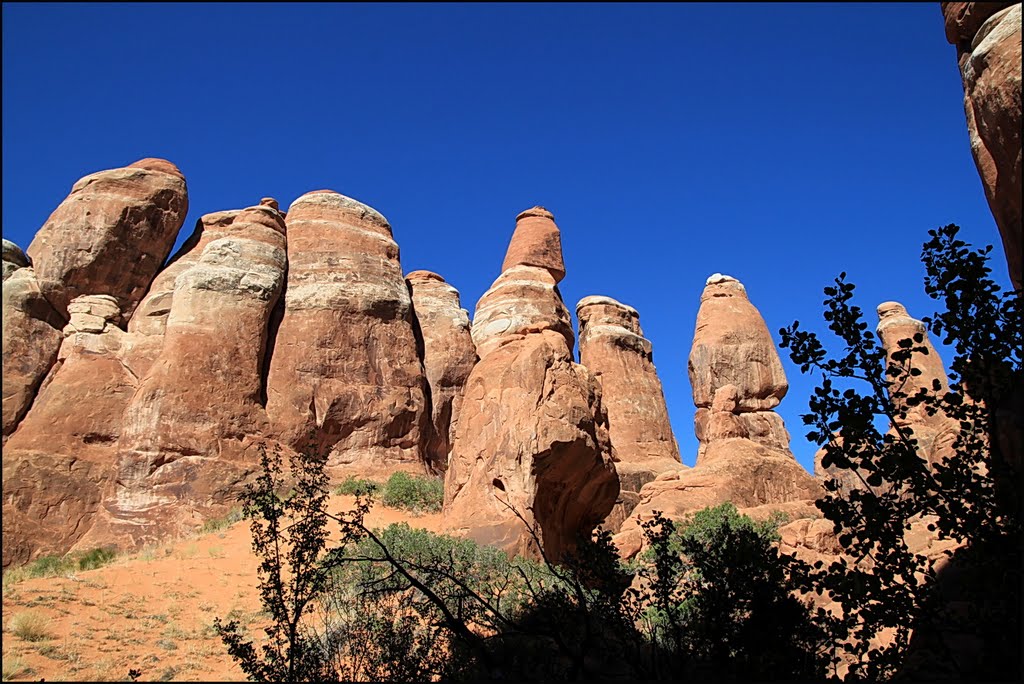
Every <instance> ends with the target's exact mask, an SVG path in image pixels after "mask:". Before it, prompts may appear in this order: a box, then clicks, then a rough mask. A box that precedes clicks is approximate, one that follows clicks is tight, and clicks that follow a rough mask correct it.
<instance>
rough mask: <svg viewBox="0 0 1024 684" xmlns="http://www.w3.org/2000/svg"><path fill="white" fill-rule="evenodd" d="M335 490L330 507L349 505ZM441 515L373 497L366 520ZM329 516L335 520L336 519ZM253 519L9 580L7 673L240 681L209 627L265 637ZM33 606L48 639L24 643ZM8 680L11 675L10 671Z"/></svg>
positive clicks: (381, 522) (434, 524)
mask: <svg viewBox="0 0 1024 684" xmlns="http://www.w3.org/2000/svg"><path fill="white" fill-rule="evenodd" d="M353 503H354V498H353V497H349V496H333V497H332V498H331V502H330V510H331V511H332V512H334V513H340V512H343V511H347V510H349V509H351V508H352V506H353ZM440 520H441V517H440V515H439V514H427V515H421V516H412V515H410V514H409V513H407V512H405V511H398V510H394V509H390V508H385V507H384V506H382V505H381V504H379V503H378V504H376V505H375V506H374V508H373V510H371V512H370V513H369V515H368V516H367V525H368V526H370V527H384V526H387V525H389V524H391V523H393V522H401V521H407V522H408V523H409V524H410V525H411V526H413V527H421V528H425V529H428V530H432V531H436V530H438V529H439V527H440ZM332 524H333V523H332ZM250 541H251V539H250V535H249V522H248V521H247V520H243V521H241V522H237V523H234V524H233V525H231V526H230V527H228V528H226V529H224V530H221V531H219V532H211V533H208V534H203V535H196V536H194V537H191V538H188V539H181V540H178V541H176V542H173V543H167V544H166V545H164V546H161V547H159V548H156V549H150V550H146V551H143V552H140V553H137V554H133V555H127V556H121V557H118V558H117V559H116V560H114V562H113V563H111V564H110V565H107V566H105V567H102V568H99V569H97V570H90V571H86V572H77V573H74V574H71V575H68V576H64V577H47V578H40V579H31V580H26V581H23V582H19V583H16V584H13V585H10V586H8V587H6V588H5V589H4V596H3V660H4V672H5V675H6V674H7V673H8V669H9V667H10V666H11V665H12V664H14V665H17V666H18V669H19V670H20V672H18V673H17V674H15V676H14V677H13V678H12V679H11V681H39V680H40V678H43V679H45V680H47V681H127V680H128V672H129V670H131V669H134V670H139V671H141V673H142V675H141V676H140V677H139V681H244V680H245V676H244V674H243V673H242V670H241V669H240V668H239V667H238V666H237V665H236V664H235V663H234V661H233V660H232V659H231V657H230V656H228V655H227V652H226V650H225V648H224V645H223V644H222V643H221V641H220V638H219V637H218V636H217V635H216V634H215V632H214V631H213V620H214V618H215V617H220V618H221V619H222V620H224V621H225V622H227V621H228V620H230V619H233V618H235V619H238V620H239V622H240V623H241V624H242V625H243V626H245V628H246V629H247V630H248V632H249V636H250V638H252V639H253V640H254V641H256V643H257V644H259V643H260V641H261V637H263V632H262V625H264V624H265V617H264V614H262V613H261V606H260V601H259V591H258V588H257V576H256V568H257V565H258V563H257V560H256V557H255V556H254V555H253V553H252V548H251V545H250ZM27 611H31V612H32V613H36V614H38V615H40V616H42V618H43V621H44V624H45V626H46V631H47V632H48V636H49V638H47V639H44V640H40V641H26V640H24V639H22V638H21V637H19V636H16V635H14V634H12V633H11V632H10V631H9V629H8V627H9V624H10V621H11V620H12V619H13V618H14V617H15V616H17V615H18V614H20V613H24V612H27ZM5 681H6V677H5Z"/></svg>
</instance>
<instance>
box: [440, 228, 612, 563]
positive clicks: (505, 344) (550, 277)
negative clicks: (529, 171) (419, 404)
mask: <svg viewBox="0 0 1024 684" xmlns="http://www.w3.org/2000/svg"><path fill="white" fill-rule="evenodd" d="M539 211H540V210H538V209H535V210H530V211H528V212H524V213H523V214H520V217H519V220H518V221H517V226H516V231H515V234H514V236H513V241H512V242H513V244H512V245H511V246H510V248H509V255H508V256H507V257H506V259H505V269H504V272H503V273H502V274H501V276H499V277H498V279H497V280H496V281H495V283H494V285H493V286H492V287H491V289H490V290H488V291H487V292H486V293H485V294H484V295H483V297H482V298H481V299H480V302H479V303H478V304H477V313H476V316H475V317H474V320H473V331H472V332H473V339H474V341H475V342H476V344H477V351H478V353H479V355H480V361H479V362H478V363H477V365H476V366H475V367H474V368H473V371H472V373H470V376H469V379H468V380H467V382H466V389H465V395H464V400H463V404H462V412H461V415H460V417H459V423H458V425H457V427H456V433H455V442H454V446H453V449H452V455H451V459H450V461H449V466H448V472H447V473H446V476H445V505H444V512H445V515H446V518H447V527H448V529H449V530H450V531H452V532H455V533H458V534H462V535H465V536H468V537H471V538H473V539H475V540H476V541H478V542H481V543H485V544H494V545H497V546H499V547H501V548H503V549H505V550H507V551H509V552H512V553H532V554H536V553H537V552H538V549H537V548H536V546H535V544H534V543H533V540H532V537H531V535H530V534H529V531H528V530H529V527H533V526H536V527H537V529H538V534H539V536H540V540H541V543H542V544H543V546H544V549H545V552H546V553H547V554H548V555H549V556H551V557H554V558H559V557H561V556H562V555H563V554H564V553H565V552H566V551H568V550H569V549H571V548H572V546H573V544H574V542H575V539H576V536H577V535H578V534H589V533H590V531H591V530H592V529H593V528H594V527H595V526H596V525H597V524H598V523H600V522H601V520H602V519H604V518H605V517H606V516H607V514H608V513H609V511H610V510H611V509H612V506H613V505H614V503H615V499H616V496H617V494H618V478H617V476H616V474H615V469H614V466H613V464H612V455H611V445H610V442H609V439H608V432H607V429H608V428H607V415H606V414H605V412H604V409H603V407H602V405H601V399H600V386H599V385H598V383H597V381H596V380H595V379H594V378H593V376H592V375H591V374H590V372H589V371H588V370H587V369H586V368H585V367H584V366H581V365H579V364H576V363H573V360H572V340H573V336H572V329H571V327H570V324H569V313H568V311H566V309H565V305H564V304H563V302H562V299H561V295H560V294H559V293H558V289H557V287H556V284H557V282H558V280H560V279H561V277H562V275H564V267H562V266H561V249H560V246H559V248H558V251H557V253H555V252H554V251H553V249H554V248H553V247H552V245H560V239H559V238H558V237H557V227H556V226H555V225H554V221H553V220H551V218H550V214H547V212H546V211H545V212H544V213H545V214H547V215H546V216H543V215H537V216H531V215H530V214H531V212H539ZM527 218H528V219H530V221H531V222H532V221H533V220H534V219H536V220H537V221H538V223H537V224H533V223H530V224H526V225H527V226H528V227H529V230H525V229H524V223H523V221H524V219H527ZM541 228H542V229H541ZM552 230H554V231H555V235H552V234H551V231H552ZM523 255H527V256H523ZM529 255H541V256H543V257H544V259H541V258H540V257H537V258H534V257H533V256H529ZM545 260H546V261H545ZM524 261H526V262H530V263H522V262H524ZM531 264H539V265H531ZM549 268H550V269H552V270H553V271H554V272H552V270H549ZM510 507H511V508H512V509H515V511H518V512H519V514H521V515H522V518H523V519H519V518H518V517H517V516H516V515H515V513H513V511H512V510H510Z"/></svg>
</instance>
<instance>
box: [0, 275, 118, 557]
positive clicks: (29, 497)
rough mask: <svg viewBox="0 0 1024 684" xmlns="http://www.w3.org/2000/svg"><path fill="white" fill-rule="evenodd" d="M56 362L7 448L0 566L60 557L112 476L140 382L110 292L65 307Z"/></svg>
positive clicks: (92, 514)
mask: <svg viewBox="0 0 1024 684" xmlns="http://www.w3.org/2000/svg"><path fill="white" fill-rule="evenodd" d="M68 309H69V312H70V314H71V320H70V322H69V323H68V325H67V326H66V327H65V328H64V332H63V334H64V341H63V343H62V344H61V346H60V352H59V354H58V357H57V362H56V364H55V365H54V366H53V368H52V369H51V370H50V372H49V374H48V375H47V376H46V380H45V381H44V382H43V384H42V387H41V388H40V390H39V393H38V396H37V397H36V399H35V402H34V403H33V406H32V410H31V411H30V412H29V414H28V415H27V416H26V417H25V419H24V420H23V421H22V423H21V424H20V425H19V428H18V430H17V432H15V433H14V434H13V435H12V436H11V438H10V439H9V441H8V442H7V444H6V445H5V446H4V459H3V479H4V510H3V529H4V549H3V559H4V566H5V567H6V566H7V565H9V564H10V563H12V562H13V563H20V562H24V561H27V560H29V559H30V558H31V557H32V556H33V555H46V554H57V555H59V554H62V553H64V552H65V551H67V550H68V549H69V548H71V547H72V546H73V545H74V544H75V543H76V542H77V541H78V540H79V539H80V538H81V536H82V535H83V534H84V533H85V532H87V531H88V530H89V528H90V527H91V526H92V523H93V520H94V517H95V514H96V512H97V510H98V508H99V504H100V500H101V495H102V491H103V489H104V487H105V486H106V484H107V482H108V481H109V479H110V477H111V475H112V474H113V466H114V462H115V447H116V443H117V440H118V437H119V436H120V433H121V414H122V412H123V410H124V407H125V405H126V404H127V403H128V400H129V399H130V398H131V396H132V395H133V394H134V392H135V390H136V388H137V385H138V381H137V379H136V376H135V374H134V373H133V372H132V371H131V370H130V369H129V368H128V366H127V364H126V363H125V361H124V356H123V355H124V351H125V347H126V345H125V341H126V339H127V338H128V335H127V334H126V333H125V332H124V331H123V330H121V329H120V328H119V327H117V326H118V323H119V322H120V318H121V312H120V310H119V308H118V304H117V300H115V299H114V298H113V297H110V296H108V295H83V296H80V297H76V298H75V299H73V300H72V301H71V303H70V304H69V305H68Z"/></svg>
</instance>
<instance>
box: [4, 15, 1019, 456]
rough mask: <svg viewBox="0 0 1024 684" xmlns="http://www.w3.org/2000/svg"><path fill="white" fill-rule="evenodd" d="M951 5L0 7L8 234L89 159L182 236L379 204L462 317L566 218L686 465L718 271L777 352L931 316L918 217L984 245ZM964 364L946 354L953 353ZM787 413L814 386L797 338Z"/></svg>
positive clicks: (566, 292)
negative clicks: (734, 282) (839, 328)
mask: <svg viewBox="0 0 1024 684" xmlns="http://www.w3.org/2000/svg"><path fill="white" fill-rule="evenodd" d="M962 101H963V93H962V89H961V84H960V77H959V74H958V71H957V66H956V52H955V48H954V47H953V46H951V45H948V44H947V43H946V40H945V37H944V32H943V22H942V15H941V12H940V9H939V4H938V3H937V2H935V3H914V4H885V5H878V4H875V5H865V4H845V3H844V4H792V5H780V4H717V3H716V4H675V5H668V4H652V5H644V4H628V5H627V4H594V5H586V4H571V5H568V4H567V5H560V4H523V5H503V4H480V5H474V4H465V5H462V4H458V5H455V4H453V5H444V4H435V5H400V4H396V5H387V4H374V5H345V4H343V5H335V4H300V3H295V4H287V5H286V4H237V5H229V4H199V3H197V4H180V5H174V4H146V5H127V4H118V5H101V4H90V5H55V4H48V5H40V4H18V3H4V5H3V235H4V237H6V238H8V239H11V240H14V241H15V242H17V243H18V244H19V245H21V246H22V247H26V246H27V245H28V243H29V242H30V241H31V239H32V236H33V235H34V233H35V231H36V230H37V229H38V228H39V226H41V225H42V224H43V223H44V222H45V220H46V218H47V216H48V215H49V214H50V212H51V211H53V209H54V208H55V207H56V206H57V204H59V203H60V201H61V200H62V199H63V198H64V197H65V196H66V194H67V192H68V191H69V190H70V187H71V185H72V184H73V183H74V182H75V181H76V180H77V179H78V178H80V177H82V176H84V175H86V174H87V173H91V172H93V171H97V170H100V169H105V168H112V167H117V166H123V165H125V164H128V163H130V162H132V161H135V160H137V159H139V158H142V157H149V156H157V157H165V158H167V159H170V160H171V161H173V162H174V163H176V164H177V165H178V166H179V167H180V168H181V169H182V171H183V172H184V174H185V177H186V179H187V181H188V187H189V202H190V211H189V217H188V219H187V221H186V224H185V229H184V231H183V235H182V236H181V238H180V239H179V244H180V242H181V241H182V240H184V237H185V236H186V235H187V234H188V233H189V232H190V231H191V228H192V226H193V224H194V223H195V221H196V219H197V218H198V217H199V216H200V215H202V214H204V213H208V212H211V211H217V210H222V209H230V208H237V207H243V206H248V205H251V204H254V203H256V202H258V201H259V199H260V198H261V197H264V196H273V197H276V198H277V199H278V200H279V201H280V202H281V204H282V207H287V205H288V204H290V203H291V202H292V200H294V199H295V198H296V197H298V196H299V195H301V194H303V193H304V192H307V191H309V190H314V189H320V188H331V189H334V190H337V191H339V192H341V193H343V194H346V195H349V196H351V197H354V198H356V199H359V200H360V201H363V202H366V203H367V204H370V205H371V206H373V207H375V208H376V209H378V210H379V211H380V212H381V213H383V214H384V215H385V216H387V217H388V219H389V220H390V221H391V224H392V226H393V228H394V232H395V237H396V239H397V241H398V243H399V245H400V246H401V250H402V265H403V268H404V269H405V271H406V272H408V271H412V270H416V269H429V270H433V271H436V272H438V273H441V274H442V275H443V276H444V277H445V278H446V279H447V280H448V281H449V282H450V283H452V284H453V285H454V286H455V287H457V288H458V289H459V291H460V292H461V293H462V300H463V306H465V307H466V308H467V309H469V310H470V312H471V313H472V311H473V308H474V306H475V303H476V301H477V300H478V299H479V297H480V295H482V294H483V292H484V291H485V290H486V289H487V288H488V287H489V286H490V284H491V282H492V281H493V280H494V278H496V277H497V275H498V273H499V269H500V267H501V262H502V259H503V256H504V251H505V248H506V246H507V244H508V239H509V237H510V236H511V233H512V229H513V227H514V218H515V215H516V214H517V213H518V212H519V211H521V210H523V209H525V208H528V207H531V206H533V205H535V204H540V205H543V206H545V207H547V208H548V209H550V210H551V211H552V212H554V214H555V218H556V221H557V222H558V225H559V227H560V228H561V230H562V241H563V248H564V251H565V261H566V266H567V272H568V275H567V276H566V279H565V280H564V281H563V283H562V285H561V291H562V294H563V296H564V298H565V300H566V303H567V305H568V306H569V307H570V309H574V308H575V304H576V302H577V301H578V300H579V299H580V298H582V297H584V296H586V295H591V294H603V295H608V296H611V297H615V298H617V299H619V300H621V301H623V302H626V303H628V304H630V305H632V306H634V307H636V308H637V309H638V310H639V311H640V315H641V325H642V326H643V328H644V331H645V333H646V335H647V337H648V338H649V339H650V340H651V341H652V343H653V344H654V359H655V363H656V365H657V367H658V370H659V373H660V375H661V379H662V382H663V383H664V386H665V393H666V396H667V400H668V404H669V411H670V414H671V418H672V424H673V428H674V430H675V433H676V436H677V439H678V440H679V445H680V449H681V451H682V453H683V461H684V463H688V464H692V463H693V461H694V458H695V454H696V440H695V439H694V437H693V413H694V407H693V403H692V400H691V395H690V386H689V382H688V380H687V377H686V358H687V355H688V354H689V350H690V344H691V342H692V339H693V331H694V324H695V320H696V314H697V308H698V306H699V300H700V294H701V290H702V289H703V286H704V281H705V279H706V278H707V276H709V275H710V274H712V273H715V272H722V273H727V274H730V275H733V276H735V277H737V278H739V279H740V280H741V281H743V283H744V284H745V285H746V287H747V291H748V293H749V294H750V298H751V300H752V301H753V303H754V305H755V306H757V307H758V308H759V309H760V311H761V313H762V314H763V316H764V317H765V319H766V321H767V323H768V327H769V329H770V330H771V331H772V332H773V335H774V336H775V339H776V342H777V341H778V332H777V331H778V329H779V328H780V327H782V326H785V325H789V324H790V323H792V322H793V321H794V320H799V321H800V322H801V326H802V327H805V328H810V329H815V330H818V329H824V328H823V323H822V319H821V310H822V307H821V301H822V299H823V296H822V288H823V287H824V286H826V285H828V284H830V283H831V281H832V279H833V278H834V277H835V276H836V275H837V274H838V273H839V272H840V271H844V270H845V271H846V272H847V273H848V274H849V278H850V279H851V280H852V281H854V282H856V283H857V284H858V289H857V298H856V301H857V303H859V304H860V305H861V306H862V307H863V308H864V309H865V310H866V311H867V312H868V313H869V317H868V321H869V323H870V324H872V325H873V324H874V323H875V322H876V319H875V317H874V307H875V306H876V305H877V304H878V303H880V302H882V301H885V300H889V299H896V300H899V301H902V302H903V303H904V304H906V305H907V307H908V309H909V310H910V312H911V314H912V315H915V316H917V317H918V318H920V317H922V316H925V315H927V314H929V313H931V312H932V311H933V310H934V307H933V306H932V302H931V300H929V299H927V298H926V297H925V295H924V294H923V288H922V279H923V275H924V271H923V268H922V266H921V264H920V251H921V244H922V243H923V242H924V241H925V240H926V239H927V231H928V230H929V229H932V228H935V227H936V226H939V225H944V224H946V223H952V222H955V223H958V224H960V225H961V226H962V227H963V235H964V236H965V237H966V239H967V240H968V241H970V242H973V243H975V244H979V245H981V244H994V245H995V246H996V247H995V250H994V252H993V266H994V272H995V275H996V278H997V281H998V282H999V283H1000V284H1001V285H1003V286H1004V287H1006V286H1007V285H1008V279H1007V277H1006V268H1005V261H1004V258H1003V253H1002V247H1001V243H1000V241H999V235H998V232H997V230H996V227H995V222H994V221H993V219H992V216H991V214H990V213H989V210H988V206H987V204H986V202H985V197H984V193H983V191H982V187H981V183H980V181H979V178H978V174H977V171H976V169H975V167H974V163H973V160H972V158H971V155H970V149H969V144H968V137H967V130H966V126H965V121H964V113H963V104H962ZM946 358H947V359H948V354H947V356H946ZM783 363H784V365H785V367H786V372H787V374H788V376H789V380H790V385H791V386H790V392H789V395H788V396H787V398H786V399H785V400H784V401H783V402H782V405H781V407H780V409H779V412H780V413H781V414H782V416H783V418H784V419H785V420H786V424H787V426H788V427H789V430H790V432H791V433H792V435H793V451H794V453H795V454H796V456H797V458H798V460H799V461H800V462H801V463H803V464H804V465H805V466H807V467H810V464H811V463H812V458H813V453H814V450H815V448H814V447H813V445H811V444H809V443H808V442H806V440H805V439H804V437H803V434H804V432H805V430H804V428H803V426H802V425H801V424H800V419H799V415H800V414H801V413H804V412H806V410H807V398H808V396H809V395H810V392H811V389H812V388H813V386H814V384H815V383H816V381H817V379H816V378H814V377H810V376H801V375H800V373H799V371H798V369H797V368H795V367H794V366H793V365H792V364H791V363H790V362H789V360H788V357H786V356H785V355H783Z"/></svg>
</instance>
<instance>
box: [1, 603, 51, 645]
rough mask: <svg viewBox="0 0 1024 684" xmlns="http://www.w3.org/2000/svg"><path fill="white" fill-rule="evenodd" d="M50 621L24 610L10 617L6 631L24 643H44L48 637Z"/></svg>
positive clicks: (40, 615)
mask: <svg viewBox="0 0 1024 684" xmlns="http://www.w3.org/2000/svg"><path fill="white" fill-rule="evenodd" d="M49 628H50V620H49V619H48V618H47V617H46V616H44V615H42V614H41V613H37V612H35V611H32V610H26V611H25V612H23V613H18V614H17V615H14V616H12V617H11V621H10V622H8V623H7V631H8V632H10V633H11V634H13V635H15V636H18V637H21V638H22V639H24V640H25V641H45V640H47V639H50V638H52V637H51V635H50V629H49Z"/></svg>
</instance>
